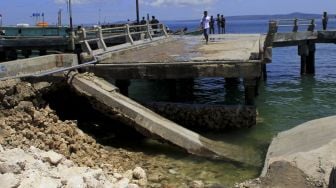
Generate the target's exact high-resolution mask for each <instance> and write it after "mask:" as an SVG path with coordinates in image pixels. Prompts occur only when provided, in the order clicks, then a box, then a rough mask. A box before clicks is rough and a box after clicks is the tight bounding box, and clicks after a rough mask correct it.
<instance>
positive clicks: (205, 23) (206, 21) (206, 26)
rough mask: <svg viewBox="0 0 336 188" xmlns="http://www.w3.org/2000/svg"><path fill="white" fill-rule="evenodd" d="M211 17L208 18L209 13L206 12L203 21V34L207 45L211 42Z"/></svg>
mask: <svg viewBox="0 0 336 188" xmlns="http://www.w3.org/2000/svg"><path fill="white" fill-rule="evenodd" d="M209 23H210V17H209V16H208V11H204V16H203V18H202V19H201V28H202V29H203V34H204V37H205V41H206V44H208V41H209V35H208V29H209V28H210V24H209Z"/></svg>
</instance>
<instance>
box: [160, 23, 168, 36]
mask: <svg viewBox="0 0 336 188" xmlns="http://www.w3.org/2000/svg"><path fill="white" fill-rule="evenodd" d="M161 27H162V31H163V34H164V35H165V36H166V37H168V32H167V28H166V26H165V25H164V24H161Z"/></svg>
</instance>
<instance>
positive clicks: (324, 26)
mask: <svg viewBox="0 0 336 188" xmlns="http://www.w3.org/2000/svg"><path fill="white" fill-rule="evenodd" d="M322 26H323V30H327V26H328V15H327V12H323V16H322Z"/></svg>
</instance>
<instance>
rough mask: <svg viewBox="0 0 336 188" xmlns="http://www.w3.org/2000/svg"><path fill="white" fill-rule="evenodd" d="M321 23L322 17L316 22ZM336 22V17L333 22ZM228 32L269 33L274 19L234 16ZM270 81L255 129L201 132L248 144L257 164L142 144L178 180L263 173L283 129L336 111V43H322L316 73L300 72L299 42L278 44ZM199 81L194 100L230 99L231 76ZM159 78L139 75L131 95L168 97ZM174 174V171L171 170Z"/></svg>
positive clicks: (175, 24)
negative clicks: (272, 144) (143, 78)
mask: <svg viewBox="0 0 336 188" xmlns="http://www.w3.org/2000/svg"><path fill="white" fill-rule="evenodd" d="M198 24H199V23H198V21H168V22H167V25H168V27H169V28H170V29H172V30H177V29H180V28H184V27H187V28H188V30H189V31H190V30H195V29H197V28H198ZM316 24H317V26H316V27H317V29H321V23H320V21H317V22H316ZM329 25H330V27H331V28H336V27H335V25H336V24H335V21H334V20H331V23H329ZM226 29H227V32H228V33H266V32H267V29H268V20H232V21H230V20H228V21H227V28H226ZM267 74H268V79H267V81H263V82H261V84H260V86H259V96H258V97H257V100H256V106H257V110H258V114H259V115H258V122H257V125H256V126H254V127H253V128H250V129H240V130H231V131H228V132H225V133H215V132H212V133H201V134H202V135H203V136H206V137H209V138H211V139H215V140H219V141H225V142H229V143H233V144H236V145H239V146H241V147H243V148H245V149H246V150H254V151H256V153H257V154H256V155H252V156H250V157H251V158H255V161H258V162H256V163H255V165H242V164H234V163H230V162H226V161H212V160H207V159H203V158H200V157H195V156H191V155H188V154H185V153H184V152H182V151H180V150H177V149H176V150H175V149H174V147H170V146H166V145H161V144H158V143H153V142H152V141H149V142H147V143H146V144H144V145H143V146H142V149H144V151H147V152H148V153H150V154H151V155H153V156H154V157H155V156H157V160H161V161H162V164H163V163H164V164H167V163H168V164H169V165H168V166H169V167H170V168H172V169H174V170H175V171H176V173H177V174H170V175H169V179H168V181H170V182H175V184H177V185H178V184H183V183H186V181H187V180H188V179H199V180H203V181H204V182H206V183H218V184H223V185H227V186H232V185H233V183H235V182H240V181H243V180H246V179H250V178H255V177H257V176H258V175H259V173H260V171H261V169H262V167H263V160H264V157H265V155H266V152H267V148H268V146H269V144H270V142H271V140H272V137H274V136H275V135H276V134H277V133H279V132H281V131H285V130H288V129H291V128H293V127H295V126H297V125H299V124H301V123H304V122H306V121H309V120H313V119H316V118H323V117H326V116H331V115H335V114H336V97H335V93H336V45H335V44H317V45H316V74H315V75H307V76H301V75H300V57H299V56H298V54H297V47H283V48H275V49H273V61H272V63H270V64H268V65H267ZM194 82H195V84H194V87H193V101H192V102H194V103H202V104H227V103H230V101H227V100H225V94H226V91H225V87H224V85H225V81H224V79H223V78H199V79H195V81H194ZM157 87H158V85H157V84H155V83H153V82H144V81H136V82H133V83H132V85H131V87H130V95H131V97H133V98H135V99H140V100H143V99H147V100H151V99H153V100H159V99H160V97H162V98H164V96H163V95H164V94H163V93H164V89H156V88H157ZM143 88H146V89H148V88H152V91H155V92H152V93H143V91H144V89H143ZM232 100H234V101H235V103H242V102H243V101H244V88H243V87H242V86H240V87H239V88H238V91H237V92H236V95H235V97H234V99H232ZM167 174H169V172H167Z"/></svg>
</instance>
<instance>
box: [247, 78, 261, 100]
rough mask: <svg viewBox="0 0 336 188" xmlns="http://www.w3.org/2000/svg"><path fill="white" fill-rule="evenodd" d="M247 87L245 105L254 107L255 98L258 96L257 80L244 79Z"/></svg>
mask: <svg viewBox="0 0 336 188" xmlns="http://www.w3.org/2000/svg"><path fill="white" fill-rule="evenodd" d="M244 87H245V104H246V105H254V104H255V97H256V96H257V92H256V91H257V89H258V88H257V79H256V78H244Z"/></svg>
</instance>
